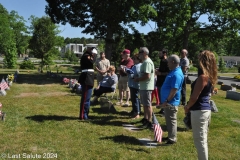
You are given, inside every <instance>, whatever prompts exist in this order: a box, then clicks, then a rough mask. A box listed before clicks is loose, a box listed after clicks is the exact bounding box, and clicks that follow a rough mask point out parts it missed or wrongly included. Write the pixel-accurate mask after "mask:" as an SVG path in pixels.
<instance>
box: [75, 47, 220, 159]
mask: <svg viewBox="0 0 240 160" xmlns="http://www.w3.org/2000/svg"><path fill="white" fill-rule="evenodd" d="M103 54H104V53H103ZM187 54H188V51H187V50H186V49H183V50H182V51H181V58H179V56H178V55H170V56H168V53H167V50H165V49H163V50H162V51H160V53H159V58H160V59H161V61H160V65H159V68H157V69H155V66H154V63H153V62H152V60H151V59H150V57H149V50H148V48H147V47H141V48H140V49H139V53H138V54H135V55H133V56H132V58H131V57H130V50H128V49H125V50H123V52H121V56H122V60H121V62H120V66H119V67H118V68H117V70H118V71H119V74H120V77H119V81H118V77H117V75H116V74H115V67H114V66H110V63H109V60H106V59H105V58H102V59H101V60H100V61H98V63H97V65H96V70H97V71H98V78H97V80H98V84H99V86H98V87H97V88H96V89H94V95H95V98H96V99H97V98H98V97H99V96H100V95H101V94H102V93H105V92H111V91H113V90H115V89H116V83H117V82H118V89H119V102H117V103H116V104H117V105H122V106H129V105H130V104H129V99H130V97H131V102H132V111H131V117H132V118H139V117H140V113H141V104H142V106H143V119H142V120H141V122H142V124H143V125H142V127H144V128H151V127H152V122H151V121H152V112H153V111H152V91H153V90H154V89H155V87H157V90H158V95H159V99H160V104H159V105H158V106H157V108H161V111H160V112H161V113H162V114H164V116H165V120H166V126H167V131H168V136H167V137H163V138H162V141H166V144H170V145H171V144H174V143H176V142H177V112H178V106H179V105H180V104H181V105H183V106H184V110H185V113H186V114H187V113H188V112H191V121H192V131H193V138H194V144H195V147H196V148H197V152H198V158H199V159H208V148H207V131H208V124H209V121H210V117H211V107H210V104H209V100H210V96H209V95H210V93H211V91H212V88H213V86H214V85H215V84H216V81H217V65H216V58H215V56H214V54H213V53H212V52H210V51H207V50H204V51H201V52H200V53H199V55H198V60H199V64H198V78H197V79H196V80H195V81H194V82H193V83H192V85H191V95H190V99H189V102H188V103H186V79H187V74H188V69H189V60H188V58H187ZM101 56H102V55H101ZM94 57H95V53H94V47H89V48H88V49H87V51H86V52H85V53H84V54H83V56H82V58H81V69H82V73H81V75H80V77H79V82H80V84H81V85H82V97H81V102H80V115H79V118H80V119H81V120H87V119H88V113H89V107H90V98H91V94H92V88H93V82H94V77H93V74H94V70H93V63H94ZM99 62H101V63H99ZM98 64H100V66H99V65H98ZM101 64H104V66H106V67H105V68H104V69H100V68H103V67H102V66H101ZM106 64H107V65H106ZM155 76H157V81H156V83H155V82H154V79H155ZM155 85H156V86H155ZM99 90H100V91H99ZM124 92H125V93H126V95H125V96H126V102H125V103H124V102H123V96H124ZM139 94H140V99H139V96H138V95H139Z"/></svg>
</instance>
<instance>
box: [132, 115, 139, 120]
mask: <svg viewBox="0 0 240 160" xmlns="http://www.w3.org/2000/svg"><path fill="white" fill-rule="evenodd" d="M138 118H140V116H139V114H134V115H132V119H138Z"/></svg>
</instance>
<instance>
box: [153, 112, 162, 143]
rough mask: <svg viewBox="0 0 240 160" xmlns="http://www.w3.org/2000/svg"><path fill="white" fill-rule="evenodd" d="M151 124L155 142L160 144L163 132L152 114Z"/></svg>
mask: <svg viewBox="0 0 240 160" xmlns="http://www.w3.org/2000/svg"><path fill="white" fill-rule="evenodd" d="M152 123H153V129H154V139H155V141H157V142H162V134H163V131H162V128H161V126H160V124H159V123H158V120H157V118H156V116H155V114H154V113H152Z"/></svg>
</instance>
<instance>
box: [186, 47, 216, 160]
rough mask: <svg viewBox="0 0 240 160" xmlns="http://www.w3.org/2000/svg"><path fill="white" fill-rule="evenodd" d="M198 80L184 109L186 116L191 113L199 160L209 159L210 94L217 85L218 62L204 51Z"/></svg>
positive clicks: (200, 60)
mask: <svg viewBox="0 0 240 160" xmlns="http://www.w3.org/2000/svg"><path fill="white" fill-rule="evenodd" d="M198 60H199V67H198V78H197V79H196V80H195V81H194V82H193V83H192V84H191V96H190V99H189V102H188V104H187V105H186V106H185V107H184V110H185V114H187V113H188V112H189V111H190V112H191V123H192V131H193V140H194V145H195V147H196V149H197V153H198V159H199V160H207V159H208V144H207V133H208V124H209V121H210V118H211V106H210V103H209V100H210V94H211V92H212V89H213V87H214V85H215V84H216V83H217V62H216V58H215V55H214V54H213V53H212V52H211V51H208V50H204V51H202V52H200V53H199V55H198Z"/></svg>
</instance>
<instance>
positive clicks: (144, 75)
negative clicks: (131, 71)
mask: <svg viewBox="0 0 240 160" xmlns="http://www.w3.org/2000/svg"><path fill="white" fill-rule="evenodd" d="M150 76H151V75H150V73H144V74H143V76H141V77H140V78H135V79H134V81H135V82H139V81H145V80H148V79H150Z"/></svg>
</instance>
